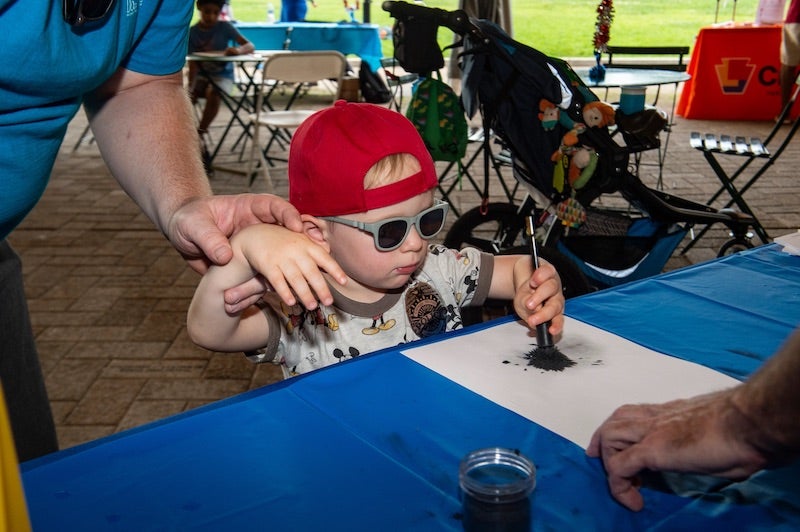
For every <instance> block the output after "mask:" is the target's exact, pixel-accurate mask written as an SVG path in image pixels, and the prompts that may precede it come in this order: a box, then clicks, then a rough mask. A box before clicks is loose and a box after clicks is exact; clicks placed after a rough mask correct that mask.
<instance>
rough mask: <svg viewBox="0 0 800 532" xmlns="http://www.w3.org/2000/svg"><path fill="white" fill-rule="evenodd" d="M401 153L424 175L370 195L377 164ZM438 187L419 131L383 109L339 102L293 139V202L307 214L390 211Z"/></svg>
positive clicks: (314, 117)
mask: <svg viewBox="0 0 800 532" xmlns="http://www.w3.org/2000/svg"><path fill="white" fill-rule="evenodd" d="M396 153H408V154H410V155H412V156H413V157H415V158H416V159H417V161H419V164H420V167H421V168H422V169H421V170H420V171H419V172H417V173H416V174H414V175H411V176H409V177H406V178H404V179H402V180H400V181H397V182H395V183H391V184H389V185H384V186H381V187H378V188H374V189H370V190H364V176H365V175H366V174H367V171H369V169H370V168H372V167H373V166H374V165H375V163H377V162H378V161H380V160H381V159H383V158H384V157H387V156H388V155H393V154H396ZM437 183H438V179H437V177H436V168H435V166H434V163H433V159H432V158H431V156H430V153H429V152H428V150H427V149H426V148H425V143H424V142H423V141H422V138H421V137H420V136H419V133H417V130H416V128H415V127H414V125H413V124H412V123H411V122H410V121H409V120H408V119H407V118H406V117H405V116H403V115H402V114H400V113H398V112H396V111H392V110H389V109H387V108H385V107H381V106H379V105H373V104H367V103H350V102H346V101H344V100H339V101H337V102H336V103H335V104H334V105H333V106H332V107H328V108H326V109H323V110H322V111H319V112H317V113H315V114H313V115H311V116H310V117H309V118H308V119H306V121H305V122H303V124H302V125H301V126H300V127H299V128H298V129H297V131H296V132H295V133H294V135H293V136H292V143H291V147H290V148H289V201H290V202H291V203H292V204H293V205H294V206H295V207H297V209H298V210H299V211H300V212H301V213H303V214H310V215H312V216H337V215H342V214H353V213H358V212H366V211H368V210H372V209H378V208H381V207H386V206H387V205H393V204H395V203H399V202H402V201H405V200H407V199H409V198H412V197H414V196H416V195H418V194H421V193H423V192H425V191H427V190H430V189H431V188H433V187H435V186H436V185H437Z"/></svg>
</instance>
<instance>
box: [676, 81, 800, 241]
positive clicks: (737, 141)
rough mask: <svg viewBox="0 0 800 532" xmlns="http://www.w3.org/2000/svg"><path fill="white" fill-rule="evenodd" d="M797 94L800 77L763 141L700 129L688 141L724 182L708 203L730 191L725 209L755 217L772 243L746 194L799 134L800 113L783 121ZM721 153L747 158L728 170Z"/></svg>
mask: <svg viewBox="0 0 800 532" xmlns="http://www.w3.org/2000/svg"><path fill="white" fill-rule="evenodd" d="M798 94H800V76H798V77H797V80H796V81H795V88H794V93H793V94H792V97H791V99H790V100H789V102H788V103H787V104H786V106H785V107H784V108H783V110H782V111H781V114H780V116H779V117H778V118H777V119H776V121H775V126H773V128H772V130H771V131H770V132H769V134H768V135H767V137H766V138H765V139H764V141H763V142H762V141H761V139H759V138H755V137H754V138H750V139H747V138H745V137H743V136H740V135H719V136H717V135H715V134H713V133H706V134H700V133H699V132H697V131H693V132H692V133H691V134H690V138H689V143H690V144H691V146H692V147H693V148H695V149H697V150H700V151H701V152H703V156H704V157H705V158H706V161H708V164H709V165H710V166H711V168H712V169H713V170H714V173H715V174H716V175H717V178H719V180H720V182H721V183H722V186H721V187H720V188H719V190H717V192H716V193H715V194H714V195H713V196H711V198H710V199H709V200H708V201H707V202H706V205H711V204H712V203H713V202H714V201H716V199H717V198H719V197H720V195H722V193H723V192H727V193H728V195H729V196H730V200H729V201H728V202H727V203H726V204H725V208H729V207H731V206H732V205H734V204H735V205H736V207H737V208H738V209H739V210H741V211H742V212H743V213H746V214H749V215H750V216H752V217H753V223H752V227H753V230H754V231H755V232H756V234H757V235H758V237H759V238H760V239H761V241H762V242H763V243H764V244H766V243H767V242H769V240H770V237H769V235H768V234H767V231H766V229H764V226H763V225H762V224H761V222H759V221H758V218H756V216H755V214H753V210H752V209H751V208H750V206H749V205H748V204H747V202H746V201H745V200H744V194H745V192H747V190H748V189H749V188H750V187H751V186H753V185H754V184H755V182H756V181H757V180H758V178H760V177H761V176H762V175H764V173H765V172H766V171H767V170H768V169H769V168H770V167H771V166H772V165H773V164H775V161H777V160H778V158H780V156H781V154H782V153H783V151H784V150H785V149H786V147H787V146H788V145H789V143H790V142H791V140H792V137H794V135H795V133H797V129H798V128H800V115H798V116H797V117H795V118H794V119H793V121H792V122H791V125H789V126H786V125H785V123H784V121H785V120H786V119H787V118H788V117H789V116H790V115H791V111H792V107H793V106H794V105H795V102H796V101H797V98H798ZM787 127H788V131H787V132H786V134H785V135H783V139H782V140H780V141H778V138H779V135H778V134H779V133H780V132H781V131H782V130H783V131H786V128H787ZM773 141H775V142H773ZM776 144H777V148H775V151H774V152H770V147H771V146H773V145H776ZM720 155H734V156H738V157H744V158H745V161H744V162H743V163H742V164H741V165H740V166H739V167H738V168H737V169H736V170H735V171H733V172H731V173H729V172H726V171H725V169H724V168H723V167H722V165H721V164H720V162H719V160H718V159H717V157H718V156H720ZM756 160H761V161H763V164H762V165H761V167H759V168H758V169H757V170H756V171H755V172H753V174H752V175H751V176H750V178H749V179H747V181H746V182H745V183H744V185H742V186H741V187H739V188H737V187H736V186H735V184H734V182H735V181H736V180H737V179H738V178H739V177H740V176H742V175H743V174H744V172H745V170H747V169H748V168H749V167H750V165H751V164H752V163H753V162H754V161H756ZM708 229H709V226H706V227H704V228H703V230H702V231H700V232H699V233H698V234H697V236H696V237H695V238H694V239H692V241H691V242H689V243H688V244H687V245H686V247H684V248H683V251H682V253H686V252H687V251H688V250H689V249H691V248H692V246H694V244H695V242H697V241H698V240H699V239H700V237H702V236H703V235H704V234H705V233H706V231H708Z"/></svg>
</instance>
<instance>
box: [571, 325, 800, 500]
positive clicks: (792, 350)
mask: <svg viewBox="0 0 800 532" xmlns="http://www.w3.org/2000/svg"><path fill="white" fill-rule="evenodd" d="M799 378H800V329H797V330H795V332H794V333H793V334H792V335H791V336H790V337H789V339H788V340H787V341H786V342H785V343H784V344H783V345H782V346H781V348H780V350H779V351H778V352H777V353H776V354H775V355H774V356H773V357H772V358H771V359H770V360H768V361H767V362H766V363H765V364H764V365H763V366H762V367H761V368H760V369H759V370H758V371H757V372H756V373H755V374H753V375H752V376H751V378H750V379H748V380H747V381H746V382H745V383H742V384H741V385H738V386H735V387H733V388H730V389H727V390H723V391H719V392H715V393H711V394H707V395H702V396H698V397H694V398H691V399H685V400H678V401H671V402H668V403H663V404H656V405H625V406H622V407H620V408H618V409H617V410H616V411H615V412H614V413H613V414H612V415H611V417H609V418H608V419H607V420H606V421H605V422H604V423H603V424H602V425H601V426H600V427H599V428H598V429H597V430H596V431H595V433H594V435H593V436H592V439H591V442H590V443H589V447H588V448H587V451H586V452H587V454H588V455H589V456H593V457H600V458H602V460H603V465H604V466H605V469H606V474H607V475H608V485H609V488H610V490H611V494H612V495H613V496H614V498H615V499H617V500H618V501H619V502H620V503H622V504H623V505H625V506H626V507H628V508H630V509H631V510H637V511H638V510H640V509H641V508H642V507H643V506H644V500H643V498H642V496H641V493H640V492H639V481H638V477H637V475H638V474H639V473H640V472H642V471H644V470H650V471H678V472H691V473H704V474H709V475H715V476H719V477H725V478H731V479H740V478H747V477H748V476H750V475H751V474H753V473H755V472H756V471H759V470H760V469H763V468H765V467H775V466H779V465H782V464H784V463H786V462H788V461H790V460H793V459H796V458H797V456H798V454H800V406H798V405H800V387H798V386H797V381H798V379H799Z"/></svg>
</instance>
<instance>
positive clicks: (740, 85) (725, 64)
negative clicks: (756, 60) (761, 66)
mask: <svg viewBox="0 0 800 532" xmlns="http://www.w3.org/2000/svg"><path fill="white" fill-rule="evenodd" d="M714 69H715V70H716V71H717V79H718V80H719V87H720V89H722V92H723V94H744V92H745V91H746V90H747V85H749V84H750V78H751V77H752V76H753V72H755V69H756V65H754V64H753V63H751V62H750V58H749V57H723V58H722V64H721V65H714Z"/></svg>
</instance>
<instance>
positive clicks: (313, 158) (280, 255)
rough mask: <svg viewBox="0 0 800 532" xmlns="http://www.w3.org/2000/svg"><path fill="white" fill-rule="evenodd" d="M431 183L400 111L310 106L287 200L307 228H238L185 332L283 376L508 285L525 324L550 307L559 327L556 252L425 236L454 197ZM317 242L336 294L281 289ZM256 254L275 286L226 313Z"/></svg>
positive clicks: (426, 161)
mask: <svg viewBox="0 0 800 532" xmlns="http://www.w3.org/2000/svg"><path fill="white" fill-rule="evenodd" d="M437 183H438V180H437V176H436V168H435V166H434V163H433V160H432V159H431V156H430V154H429V153H428V151H427V149H426V148H425V144H424V143H423V141H422V139H421V138H420V136H419V134H418V133H417V131H416V129H415V128H414V126H413V125H412V124H411V122H410V121H409V120H408V119H407V118H405V117H404V116H403V115H402V114H400V113H397V112H394V111H391V110H388V109H386V108H384V107H381V106H377V105H372V104H359V103H347V102H344V101H338V102H337V103H336V104H335V105H334V106H333V107H330V108H327V109H324V110H322V111H319V112H317V113H316V114H314V115H313V116H311V117H310V118H309V119H307V120H306V121H305V122H304V123H303V124H302V125H301V126H300V127H299V128H298V129H297V131H296V133H295V134H294V136H293V138H292V143H291V147H290V152H289V201H290V202H291V203H292V204H293V205H294V206H295V207H297V209H298V210H299V211H300V213H301V215H302V219H303V223H304V225H305V230H304V234H298V233H294V232H292V231H289V230H287V229H285V228H283V227H280V226H277V225H266V224H264V225H259V226H253V227H251V228H246V229H244V230H242V231H241V232H240V233H238V234H237V235H235V236H234V237H233V241H232V243H233V248H234V258H233V259H232V260H231V262H230V263H228V264H227V265H225V266H222V267H216V266H212V268H211V269H210V270H209V271H208V273H206V274H205V275H204V276H203V278H202V279H201V281H200V284H199V286H198V288H197V291H196V292H195V296H194V299H193V300H192V303H191V306H190V308H189V314H188V331H189V335H190V336H191V338H192V340H193V341H195V342H196V343H197V344H199V345H201V346H203V347H205V348H207V349H211V350H216V351H244V352H245V353H246V354H248V357H249V358H250V359H251V360H253V361H255V362H266V361H271V362H273V363H276V364H281V365H282V368H283V371H284V375H285V376H286V377H288V376H292V375H296V374H300V373H305V372H308V371H311V370H314V369H317V368H321V367H324V366H327V365H330V364H333V363H336V362H338V361H342V360H346V359H349V358H353V357H356V356H358V355H360V354H364V353H369V352H371V351H376V350H378V349H381V348H385V347H389V346H394V345H398V344H401V343H405V342H410V341H412V340H416V339H419V338H426V337H429V336H432V335H436V334H439V333H442V332H445V331H451V330H454V329H458V328H460V327H462V322H461V314H460V311H461V308H462V307H464V306H468V305H471V306H479V305H482V304H483V302H484V301H485V300H486V299H487V298H497V299H508V300H512V299H513V301H514V308H515V310H516V311H517V313H518V314H519V316H520V317H521V318H522V319H523V320H525V322H526V323H527V325H528V326H529V327H531V328H535V326H536V325H537V324H540V323H543V322H546V321H552V323H551V326H550V332H551V333H552V334H554V335H557V334H560V332H561V329H562V327H563V324H564V318H563V314H562V312H563V308H564V297H563V295H562V292H561V281H560V279H559V277H558V274H557V273H556V271H555V269H554V268H553V267H552V266H551V265H550V264H547V263H544V264H542V265H541V266H540V268H539V269H538V270H536V271H534V269H533V266H532V260H531V257H530V256H528V255H514V256H509V255H507V256H492V255H490V254H487V253H483V252H480V251H478V250H477V249H474V248H465V249H463V250H453V249H448V248H445V247H444V246H440V245H429V244H428V240H429V239H431V238H433V237H434V236H436V234H437V233H438V232H439V231H440V230H441V229H442V228H443V227H444V223H445V218H446V215H447V210H448V206H447V204H446V203H444V202H442V201H438V200H434V197H433V191H434V189H435V188H436V185H437ZM319 248H321V249H324V250H326V251H329V253H330V255H331V256H332V257H333V258H334V259H336V261H337V262H338V263H339V264H340V265H341V266H342V268H343V269H344V271H345V272H346V273H347V276H348V278H347V281H346V282H345V284H343V285H340V284H338V283H336V282H335V281H333V279H332V278H330V277H328V278H327V280H328V284H329V286H330V288H331V292H332V293H333V294H334V297H333V304H332V305H318V306H317V307H316V308H313V309H311V310H309V309H306V308H304V307H302V306H300V305H294V306H291V307H289V306H287V305H286V304H284V303H282V302H281V297H283V298H284V300H291V299H290V296H291V288H290V285H293V283H294V282H297V281H302V275H301V274H300V273H299V271H300V270H301V269H302V267H303V265H305V264H308V261H311V260H315V259H314V252H315V249H319ZM256 265H257V266H258V268H257V269H258V270H259V271H261V272H265V276H266V278H267V281H268V282H269V283H270V285H271V287H272V289H273V290H274V292H267V293H266V294H265V296H264V297H263V298H262V300H261V301H260V303H259V305H258V306H253V307H252V308H250V309H248V310H246V311H244V312H242V313H240V314H235V315H232V314H229V313H227V312H226V311H225V308H224V301H223V292H224V291H225V289H226V288H228V287H231V286H235V285H238V284H241V283H243V282H245V281H246V280H248V279H250V278H252V277H253V276H254V275H255V274H256V273H255V271H256V269H255V268H254V267H253V266H256ZM297 284H298V286H302V285H303V284H304V283H300V282H297Z"/></svg>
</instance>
